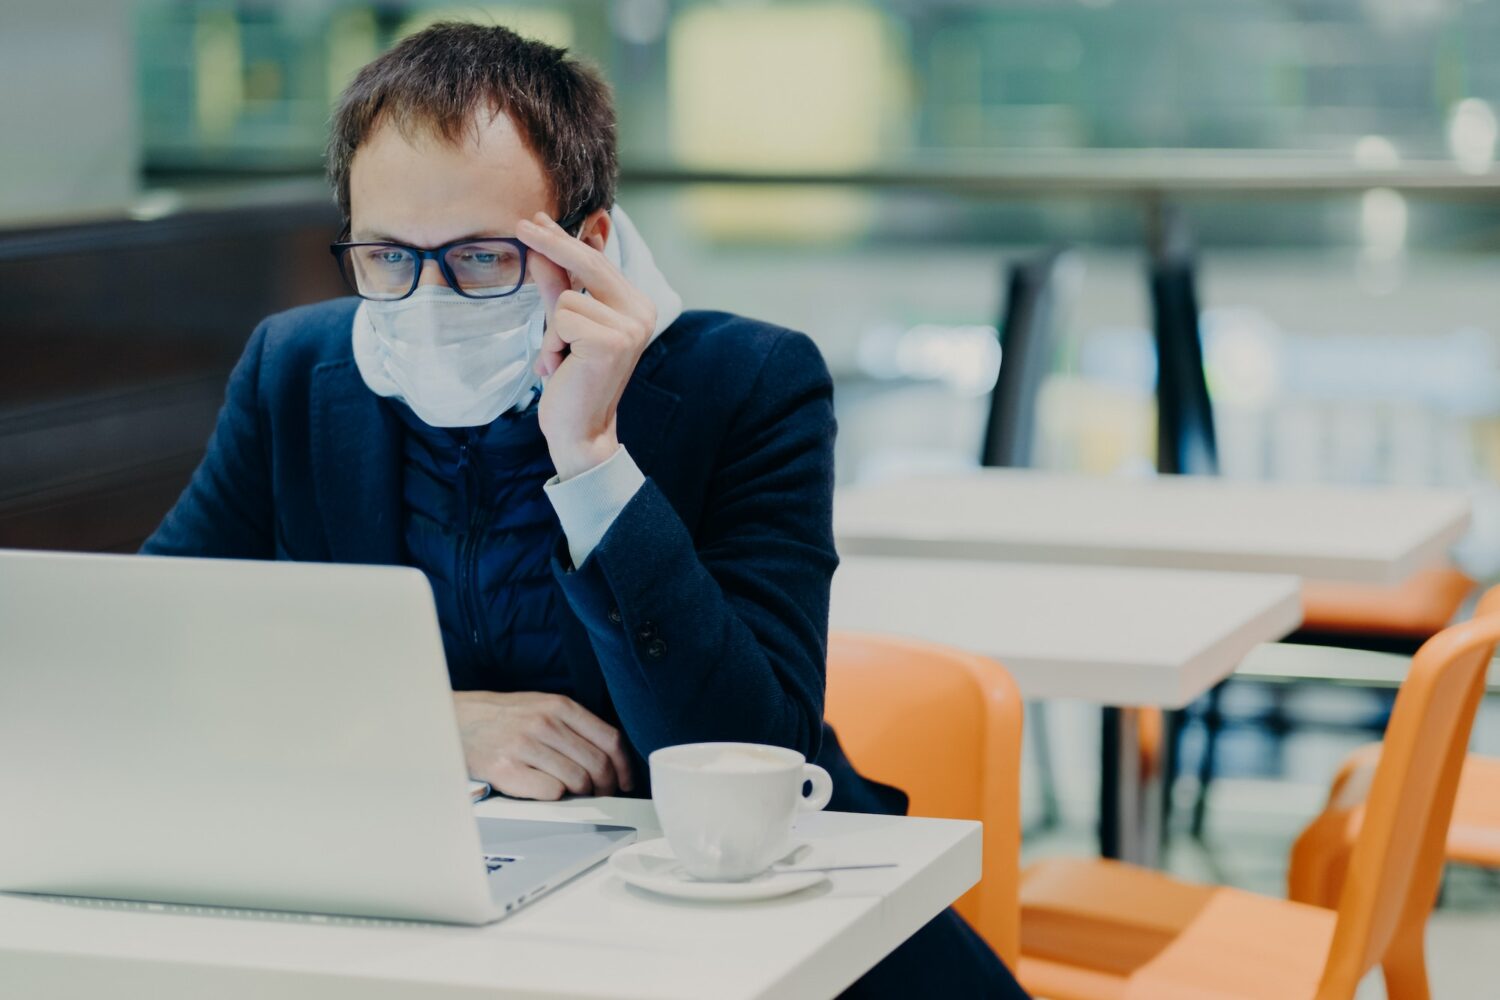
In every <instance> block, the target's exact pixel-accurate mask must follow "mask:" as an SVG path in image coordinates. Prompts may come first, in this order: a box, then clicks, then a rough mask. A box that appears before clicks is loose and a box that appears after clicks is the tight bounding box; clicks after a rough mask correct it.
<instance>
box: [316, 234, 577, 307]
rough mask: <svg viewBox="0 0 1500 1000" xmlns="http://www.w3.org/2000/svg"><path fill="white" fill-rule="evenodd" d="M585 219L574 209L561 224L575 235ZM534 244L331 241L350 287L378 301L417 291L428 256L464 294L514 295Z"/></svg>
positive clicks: (487, 239) (493, 239)
mask: <svg viewBox="0 0 1500 1000" xmlns="http://www.w3.org/2000/svg"><path fill="white" fill-rule="evenodd" d="M582 223H583V217H582V216H581V215H579V214H577V213H575V214H574V215H570V216H568V217H567V218H566V219H564V220H563V221H561V222H559V223H558V225H560V226H561V227H562V228H563V229H564V230H566V231H567V232H569V233H572V234H573V235H575V236H576V235H577V233H576V232H574V230H575V229H577V228H578V227H580V226H581V225H582ZM346 234H347V231H346ZM529 249H530V248H528V247H527V246H526V244H525V243H522V242H521V241H520V240H518V239H515V238H513V237H509V236H480V237H476V238H471V239H466V240H454V241H453V242H452V243H444V244H443V245H442V246H440V247H432V248H431V249H427V248H423V247H414V246H407V245H406V244H405V243H350V242H346V241H340V242H338V243H331V244H329V246H328V252H329V253H331V254H333V256H334V259H335V260H337V261H338V263H339V273H340V274H342V275H343V277H344V284H346V285H348V286H349V289H350V291H352V292H353V293H354V294H355V295H358V296H359V297H360V298H362V299H374V300H375V301H377V302H393V301H395V300H397V299H404V298H406V297H407V296H409V295H411V293H412V292H415V291H416V290H417V284H418V282H420V281H421V280H422V267H423V265H424V264H425V263H426V262H427V261H429V260H434V261H437V266H438V270H439V271H441V272H442V274H443V280H444V281H446V282H448V287H449V288H451V289H453V290H454V291H455V292H457V293H458V294H460V295H462V296H464V297H465V298H470V299H498V298H502V297H504V296H506V295H513V294H515V293H516V291H517V290H519V289H520V287H521V284H522V282H523V281H524V280H525V278H526V254H527V251H528V250H529Z"/></svg>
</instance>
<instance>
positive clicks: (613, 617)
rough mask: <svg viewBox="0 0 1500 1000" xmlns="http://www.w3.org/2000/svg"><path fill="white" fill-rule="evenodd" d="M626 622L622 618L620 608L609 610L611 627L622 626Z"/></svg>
mask: <svg viewBox="0 0 1500 1000" xmlns="http://www.w3.org/2000/svg"><path fill="white" fill-rule="evenodd" d="M624 620H625V619H624V618H622V617H621V616H620V609H619V608H610V609H609V622H610V624H611V625H618V624H620V623H621V622H622V621H624Z"/></svg>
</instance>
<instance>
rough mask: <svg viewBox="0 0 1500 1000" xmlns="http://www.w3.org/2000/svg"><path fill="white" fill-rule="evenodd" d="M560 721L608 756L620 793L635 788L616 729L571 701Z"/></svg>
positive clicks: (618, 732) (623, 746)
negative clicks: (617, 779)
mask: <svg viewBox="0 0 1500 1000" xmlns="http://www.w3.org/2000/svg"><path fill="white" fill-rule="evenodd" d="M562 721H564V722H566V723H567V724H568V725H569V726H571V727H572V729H573V731H574V732H576V733H578V734H579V735H580V736H582V737H584V738H585V739H587V740H588V741H589V742H590V743H592V744H593V745H594V746H596V747H598V748H599V749H600V750H603V751H604V752H605V753H606V754H607V755H608V756H609V759H610V763H612V764H613V765H614V767H615V775H616V776H617V777H618V778H619V781H620V790H621V791H625V792H629V791H632V790H633V789H634V788H635V776H634V775H633V774H631V772H630V757H629V755H628V754H626V752H625V740H624V738H623V737H621V736H620V731H619V730H618V729H616V728H615V727H614V726H611V725H610V724H609V723H607V722H605V721H604V720H603V719H601V718H599V717H598V716H597V715H595V714H594V713H593V712H590V711H589V710H588V709H586V708H584V707H583V706H582V705H580V704H578V703H577V702H576V701H572V700H569V701H568V702H567V704H566V705H565V706H564V707H563V711H562Z"/></svg>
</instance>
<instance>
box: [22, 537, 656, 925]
mask: <svg viewBox="0 0 1500 1000" xmlns="http://www.w3.org/2000/svg"><path fill="white" fill-rule="evenodd" d="M0 803H3V804H4V806H3V808H4V812H5V819H4V822H0V890H4V891H11V892H25V893H47V894H59V895H69V896H86V897H98V898H108V899H127V900H144V901H152V902H166V903H187V904H199V905H208V906H217V907H234V908H256V909H270V910H292V911H305V912H313V913H327V914H341V915H353V916H367V917H389V918H400V919H409V920H430V921H442V922H449V923H462V924H481V923H488V922H490V921H493V920H497V919H499V918H501V917H504V916H505V915H506V914H508V913H511V912H513V911H514V910H516V909H517V908H519V907H520V906H522V905H523V904H525V903H527V902H529V901H531V900H533V899H536V898H537V897H538V896H540V895H541V894H543V893H545V892H547V891H548V890H549V889H552V888H555V887H556V886H558V885H560V884H562V883H563V882H565V881H567V880H568V879H570V878H572V877H573V876H575V875H577V874H579V873H580V872H582V871H584V870H586V869H588V868H590V867H591V866H593V865H595V864H596V863H598V862H600V861H602V860H604V859H605V858H606V857H607V856H608V855H609V854H610V853H611V852H612V851H614V850H615V849H617V848H619V847H622V846H624V845H625V844H628V843H630V842H631V841H632V840H634V839H635V831H634V830H633V829H630V828H628V827H621V826H610V825H602V824H596V823H554V822H540V821H537V822H532V821H523V820H502V819H488V818H476V816H475V814H474V809H473V806H472V805H471V802H470V794H469V780H468V776H467V774H466V769H465V766H464V759H463V750H462V747H461V745H460V743H459V737H458V728H457V723H456V721H455V719H454V714H453V700H452V692H451V690H450V687H449V682H448V671H447V666H446V664H445V661H444V657H443V646H442V639H441V637H440V633H439V631H438V622H437V614H436V610H435V608H434V605H433V600H432V591H431V589H430V587H429V585H428V582H427V579H426V578H425V577H424V576H423V575H422V574H421V573H420V572H419V571H417V570H415V569H408V568H402V567H390V566H344V565H329V564H315V563H275V562H253V561H239V560H220V559H179V558H165V557H155V556H123V555H77V554H65V553H44V552H16V551H4V550H0Z"/></svg>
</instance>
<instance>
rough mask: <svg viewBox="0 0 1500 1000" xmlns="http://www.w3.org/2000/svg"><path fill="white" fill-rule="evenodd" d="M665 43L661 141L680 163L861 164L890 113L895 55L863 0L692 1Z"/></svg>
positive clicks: (895, 104)
mask: <svg viewBox="0 0 1500 1000" xmlns="http://www.w3.org/2000/svg"><path fill="white" fill-rule="evenodd" d="M668 44H669V46H670V51H669V55H668V59H667V91H668V99H669V102H670V113H671V134H672V150H673V152H674V153H675V154H676V156H677V158H678V159H679V160H680V161H681V162H682V163H684V164H686V165H690V166H696V167H721V168H730V169H739V170H746V169H748V170H754V169H756V168H760V169H768V170H799V169H812V170H830V171H834V170H844V169H850V168H855V167H863V166H868V165H869V164H871V163H874V162H876V161H877V159H878V158H879V156H880V152H881V148H882V141H883V140H884V139H885V138H886V137H887V132H888V131H889V130H890V128H891V127H892V125H893V123H894V121H896V120H898V117H897V116H898V115H899V110H900V106H901V104H902V102H901V101H900V100H898V97H899V95H900V93H901V91H902V90H903V89H904V87H905V81H904V77H905V69H904V61H903V60H902V58H901V56H900V54H899V52H898V50H897V42H896V39H895V38H894V33H893V31H892V29H891V27H890V25H889V24H888V19H887V15H886V14H885V13H884V12H883V11H880V10H877V9H875V8H873V7H870V6H866V5H864V4H853V3H813V4H800V5H787V6H767V7H758V6H734V7H717V6H708V5H703V6H693V7H689V8H687V9H686V10H684V11H683V12H682V13H681V14H679V15H678V16H677V17H676V18H675V19H674V20H673V21H672V26H671V29H670V35H669V39H668Z"/></svg>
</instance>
